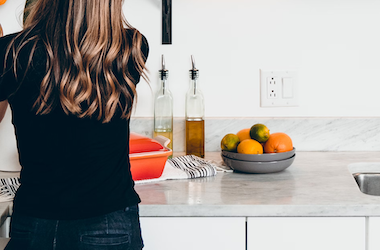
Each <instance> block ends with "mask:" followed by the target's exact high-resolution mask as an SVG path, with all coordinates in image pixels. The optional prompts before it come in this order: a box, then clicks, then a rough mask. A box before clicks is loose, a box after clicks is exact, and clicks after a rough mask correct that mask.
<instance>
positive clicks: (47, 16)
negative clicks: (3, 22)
mask: <svg viewBox="0 0 380 250" xmlns="http://www.w3.org/2000/svg"><path fill="white" fill-rule="evenodd" d="M122 5H123V0H54V1H51V0H34V1H33V2H32V3H31V4H30V6H28V7H27V9H26V13H28V15H27V17H26V19H25V22H24V29H23V31H22V32H21V33H20V34H19V35H18V36H17V37H16V38H15V39H14V41H16V40H17V41H20V42H17V44H16V42H13V43H12V44H11V46H10V47H9V53H12V54H13V58H14V65H13V69H14V73H15V75H16V77H17V56H18V55H19V53H20V51H21V49H22V48H23V47H25V45H27V44H32V45H33V46H32V50H31V51H30V56H29V62H28V66H27V68H29V67H30V65H31V62H32V57H33V54H34V52H35V50H36V47H37V43H38V42H42V44H43V46H44V48H45V50H46V54H47V62H46V75H45V77H44V78H43V80H42V82H41V86H40V95H39V96H38V98H37V100H36V101H35V103H34V107H33V108H34V109H35V111H36V114H41V115H43V114H48V113H50V112H51V111H52V109H53V108H54V107H55V105H56V104H57V103H60V105H61V106H62V108H63V110H64V112H65V113H66V114H73V115H76V116H77V117H80V118H83V117H96V118H97V119H98V120H101V121H102V122H104V123H106V122H109V121H110V120H111V119H112V117H113V116H114V115H115V113H116V112H117V110H118V109H119V110H120V111H121V112H120V116H121V118H129V117H130V114H131V110H132V106H133V100H134V96H135V95H136V89H135V83H134V82H135V81H136V80H137V79H133V77H132V75H131V74H130V73H129V71H128V64H130V63H131V62H130V60H133V62H132V65H133V66H134V67H135V68H136V69H137V71H138V73H139V74H140V75H141V76H142V77H143V78H144V79H145V80H146V81H148V77H147V74H146V67H145V61H146V58H144V55H143V53H142V51H141V46H142V42H143V39H142V35H141V33H140V32H138V31H137V30H136V29H134V28H133V27H131V26H130V25H129V24H128V22H127V21H126V19H125V18H124V16H123V13H122ZM126 29H129V30H131V32H126Z"/></svg>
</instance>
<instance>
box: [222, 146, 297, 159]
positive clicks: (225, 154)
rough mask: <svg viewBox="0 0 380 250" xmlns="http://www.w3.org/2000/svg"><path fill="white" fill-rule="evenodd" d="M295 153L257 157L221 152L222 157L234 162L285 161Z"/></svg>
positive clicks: (294, 150)
mask: <svg viewBox="0 0 380 250" xmlns="http://www.w3.org/2000/svg"><path fill="white" fill-rule="evenodd" d="M295 153H296V149H295V148H293V150H291V151H288V152H284V153H269V154H259V155H250V154H239V153H235V152H228V151H223V150H222V156H225V157H228V158H230V159H234V160H240V161H279V160H285V159H288V158H290V157H292V156H293V155H294V154H295Z"/></svg>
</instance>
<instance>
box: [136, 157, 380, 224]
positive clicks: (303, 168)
mask: <svg viewBox="0 0 380 250" xmlns="http://www.w3.org/2000/svg"><path fill="white" fill-rule="evenodd" d="M206 159H210V160H215V161H220V160H221V157H220V153H219V152H209V153H207V154H206ZM359 162H380V155H379V152H297V155H296V159H295V161H294V162H293V164H292V165H291V166H290V167H289V168H287V169H286V170H285V171H282V172H279V173H272V174H243V173H218V174H217V176H215V177H206V178H199V179H191V180H169V181H162V182H155V183H149V184H137V185H136V191H137V192H138V193H139V195H140V197H141V200H142V203H141V204H140V215H141V216H147V217H150V216H157V217H188V216H195V217H198V216H200V217H203V216H205V217H209V216H219V217H224V216H225V217H231V216H232V217H233V216H380V196H370V195H366V194H363V193H362V192H360V190H359V188H358V186H357V184H356V182H355V180H354V178H353V177H352V174H351V173H350V172H349V170H348V165H349V164H351V163H359Z"/></svg>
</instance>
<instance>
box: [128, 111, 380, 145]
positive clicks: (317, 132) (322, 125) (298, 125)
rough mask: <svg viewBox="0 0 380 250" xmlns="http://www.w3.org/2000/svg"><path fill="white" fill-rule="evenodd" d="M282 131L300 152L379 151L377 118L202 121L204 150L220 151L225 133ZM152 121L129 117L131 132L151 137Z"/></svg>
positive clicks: (180, 136)
mask: <svg viewBox="0 0 380 250" xmlns="http://www.w3.org/2000/svg"><path fill="white" fill-rule="evenodd" d="M256 123H262V124H265V125H266V126H267V127H268V128H269V129H270V132H271V133H275V132H284V133H286V134H288V135H289V136H290V137H291V138H292V139H293V144H294V147H295V148H296V149H297V150H299V151H380V118H372V117H368V118H329V117H326V118H210V119H207V118H206V120H205V131H206V132H205V137H206V148H205V150H206V151H219V150H220V141H221V139H222V138H223V136H224V135H225V134H227V133H237V132H238V131H239V130H240V129H243V128H249V127H251V126H252V125H253V124H256ZM152 128H153V119H152V118H132V120H131V131H133V132H136V133H140V134H142V135H146V136H148V137H152V134H153V133H152ZM173 138H174V139H173V144H174V151H177V152H181V151H184V150H185V120H184V119H182V118H175V119H174V133H173Z"/></svg>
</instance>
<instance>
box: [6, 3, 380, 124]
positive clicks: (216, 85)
mask: <svg viewBox="0 0 380 250" xmlns="http://www.w3.org/2000/svg"><path fill="white" fill-rule="evenodd" d="M24 2H25V0H24V1H23V0H9V1H7V2H6V3H5V4H4V5H1V6H0V23H1V24H2V25H3V28H4V31H5V33H6V34H8V33H11V32H13V31H16V30H18V29H20V28H19V27H20V26H19V24H18V22H17V21H16V18H15V17H16V16H17V15H19V12H20V9H21V10H22V5H23V3H24ZM379 9H380V1H377V0H364V1H361V0H320V1H313V0H306V1H305V0H174V1H173V44H172V45H161V1H160V0H125V4H124V12H125V15H126V17H127V19H128V20H129V22H130V23H131V24H132V25H133V26H135V27H137V28H138V29H140V31H141V32H142V33H143V34H145V36H146V37H147V38H148V40H149V42H150V48H151V52H150V56H149V59H148V67H149V69H150V72H151V74H150V77H151V83H150V84H151V87H152V90H151V89H150V88H149V86H148V85H147V84H146V83H144V82H141V83H140V84H139V87H138V94H139V98H138V105H137V108H136V111H135V113H134V117H145V116H152V112H153V104H152V103H153V102H152V96H153V93H152V91H153V92H154V91H155V90H156V89H157V71H158V69H159V67H160V55H161V54H165V57H166V62H167V67H168V69H169V70H170V76H169V80H170V87H171V90H172V92H173V95H174V102H175V105H174V106H175V110H174V115H175V116H176V117H183V116H184V101H183V99H184V96H185V93H186V90H187V88H188V70H189V69H190V66H191V65H190V55H191V54H193V55H194V56H195V59H196V62H197V67H198V68H199V69H200V84H201V88H202V90H203V92H204V95H205V99H206V116H207V117H282V116H286V117H293V116H294V117H305V116H306V117H325V116H344V117H357V116H359V117H365V116H376V117H378V116H380V100H379V98H378V93H379V91H380V87H379V86H380V77H379V74H378V72H379V70H380V60H379V58H380V32H379V29H380V15H379V13H378V11H379ZM259 69H264V70H296V71H298V78H299V79H298V80H299V106H298V107H293V108H289V107H288V108H261V107H260V97H259V92H260V87H259Z"/></svg>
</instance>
